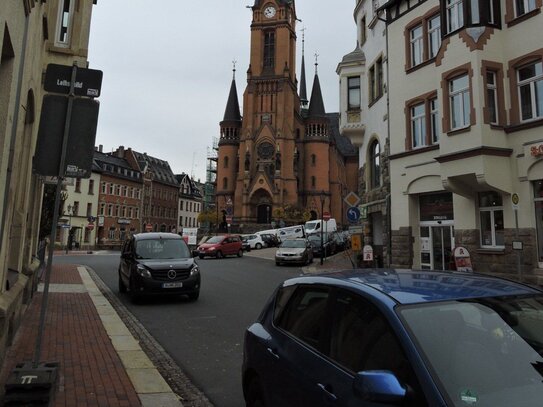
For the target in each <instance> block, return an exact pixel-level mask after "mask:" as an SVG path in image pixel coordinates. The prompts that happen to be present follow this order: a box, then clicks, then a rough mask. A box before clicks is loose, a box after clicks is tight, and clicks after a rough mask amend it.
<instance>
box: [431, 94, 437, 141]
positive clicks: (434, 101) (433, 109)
mask: <svg viewBox="0 0 543 407" xmlns="http://www.w3.org/2000/svg"><path fill="white" fill-rule="evenodd" d="M430 133H431V134H430V136H431V137H432V144H436V143H439V106H438V103H437V97H435V98H432V99H430Z"/></svg>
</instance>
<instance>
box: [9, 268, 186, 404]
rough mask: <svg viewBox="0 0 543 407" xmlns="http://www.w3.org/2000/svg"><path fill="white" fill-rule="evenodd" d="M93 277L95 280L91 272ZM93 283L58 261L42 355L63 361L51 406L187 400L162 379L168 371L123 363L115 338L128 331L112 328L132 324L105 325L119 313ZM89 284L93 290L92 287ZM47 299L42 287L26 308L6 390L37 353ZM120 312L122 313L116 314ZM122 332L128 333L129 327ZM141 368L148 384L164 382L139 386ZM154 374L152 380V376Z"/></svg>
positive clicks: (12, 352)
mask: <svg viewBox="0 0 543 407" xmlns="http://www.w3.org/2000/svg"><path fill="white" fill-rule="evenodd" d="M85 272H86V271H85ZM87 280H90V278H88V275H87ZM83 284H85V285H83ZM90 284H91V285H89V283H88V282H85V281H83V279H82V275H81V274H80V272H79V271H78V268H77V266H73V265H55V266H54V267H53V271H52V274H51V286H50V295H49V305H48V308H47V313H46V321H45V331H44V335H43V338H44V340H43V345H42V351H41V361H44V362H60V367H59V381H58V387H57V391H56V396H55V400H54V403H52V404H51V406H54V407H74V406H77V407H94V406H97V407H109V406H112V407H113V406H115V407H123V406H126V407H132V406H142V405H143V406H159V405H163V406H174V405H177V406H181V403H180V402H179V401H178V400H177V398H176V397H174V395H173V393H172V392H171V389H169V387H168V386H167V385H166V383H165V382H164V383H162V382H163V379H162V377H160V376H159V379H156V377H155V376H156V375H154V376H153V374H154V372H153V371H152V369H150V368H149V366H145V367H146V369H141V366H139V367H140V368H139V369H132V370H131V369H127V365H126V362H125V363H124V364H123V361H122V360H121V357H120V355H122V352H120V351H119V346H118V345H117V346H114V342H115V341H116V340H118V339H119V338H125V336H123V337H114V336H112V333H111V331H112V330H113V331H116V330H117V331H118V330H122V328H124V329H125V330H126V327H125V326H124V324H122V322H121V321H120V319H118V320H116V319H115V320H114V321H115V322H113V324H112V326H110V327H106V326H105V325H107V320H108V318H113V316H112V315H110V314H111V312H109V311H108V312H106V314H107V315H106V316H104V315H103V314H100V313H99V312H98V309H97V307H100V308H103V307H106V306H109V303H107V301H106V300H105V299H104V298H103V297H101V294H100V293H99V291H98V289H96V286H94V290H93V289H92V283H90ZM77 286H79V287H81V288H83V289H76V290H74V289H73V288H74V287H77ZM89 287H90V291H91V292H90V293H89V292H87V290H88V289H89ZM65 291H68V292H65ZM72 291H76V292H72ZM97 298H98V299H97ZM41 302H42V293H41V292H37V293H35V295H34V298H33V299H32V301H31V303H30V305H29V308H28V310H27V311H26V313H25V314H24V317H23V323H22V325H21V326H20V328H19V330H18V332H17V333H16V335H15V338H14V341H13V344H12V346H11V347H10V348H9V350H8V353H7V355H6V359H5V360H4V363H3V366H2V370H1V372H0V386H1V389H0V392H2V396H3V391H4V385H5V383H6V379H7V377H8V375H9V373H10V372H11V371H12V370H13V368H14V367H15V365H16V364H17V363H21V362H26V361H32V359H33V356H34V348H35V345H36V337H37V331H38V325H39V313H40V307H41ZM102 302H104V303H103V304H102ZM102 313H103V311H102ZM115 317H116V318H118V316H117V315H116V314H115ZM120 325H122V328H121V327H120ZM122 334H123V335H124V332H123V333H122ZM130 338H132V337H131V336H130ZM132 341H133V342H135V345H134V348H136V347H137V349H139V351H141V349H140V348H139V346H137V342H136V341H135V340H134V339H133V338H132ZM121 347H122V346H121ZM121 350H122V349H121ZM130 351H132V352H134V351H135V350H134V349H130ZM128 367H130V366H128ZM151 367H153V366H151ZM155 371H156V370H155ZM141 372H144V373H143V374H144V375H143V378H144V380H143V385H144V386H145V385H147V384H148V383H149V382H153V381H154V380H156V381H160V380H162V382H159V389H160V390H159V391H156V390H154V389H149V388H147V389H143V390H139V388H141V387H142V384H141V383H138V380H137V378H136V379H134V377H136V376H138V375H139V374H140V373H141ZM149 378H151V380H148V379H149ZM136 388H138V389H136ZM156 395H159V399H160V400H164V402H163V403H162V402H157V400H159V399H157V398H154V401H153V396H156ZM141 400H144V402H143V403H142V401H141ZM0 401H1V400H0Z"/></svg>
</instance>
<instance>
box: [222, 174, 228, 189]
mask: <svg viewBox="0 0 543 407" xmlns="http://www.w3.org/2000/svg"><path fill="white" fill-rule="evenodd" d="M222 189H228V178H226V177H224V178H223V179H222Z"/></svg>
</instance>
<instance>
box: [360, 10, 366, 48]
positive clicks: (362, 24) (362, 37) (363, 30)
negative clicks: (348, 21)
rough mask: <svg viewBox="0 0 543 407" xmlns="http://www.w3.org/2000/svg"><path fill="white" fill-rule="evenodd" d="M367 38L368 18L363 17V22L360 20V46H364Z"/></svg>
mask: <svg viewBox="0 0 543 407" xmlns="http://www.w3.org/2000/svg"><path fill="white" fill-rule="evenodd" d="M366 38H367V35H366V16H364V17H362V20H360V46H362V45H364V43H365V42H366Z"/></svg>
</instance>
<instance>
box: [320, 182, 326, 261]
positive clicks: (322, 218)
mask: <svg viewBox="0 0 543 407" xmlns="http://www.w3.org/2000/svg"><path fill="white" fill-rule="evenodd" d="M319 198H320V200H321V266H322V265H323V264H324V232H323V230H324V217H323V213H324V200H325V199H326V192H324V191H321V193H320V194H319Z"/></svg>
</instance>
